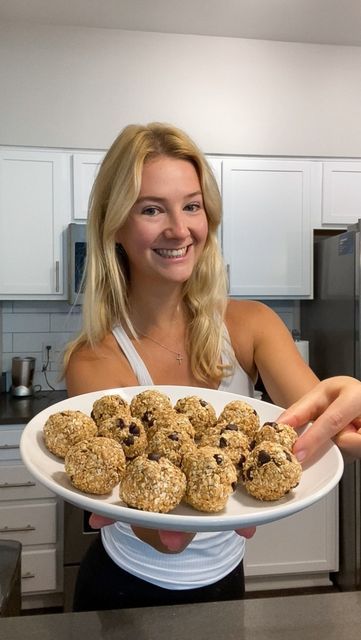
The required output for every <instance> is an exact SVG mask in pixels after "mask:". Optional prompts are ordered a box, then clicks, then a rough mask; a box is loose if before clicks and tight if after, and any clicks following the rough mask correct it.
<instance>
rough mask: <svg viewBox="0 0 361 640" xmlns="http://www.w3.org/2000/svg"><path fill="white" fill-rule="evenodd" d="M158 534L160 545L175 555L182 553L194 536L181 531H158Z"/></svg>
mask: <svg viewBox="0 0 361 640" xmlns="http://www.w3.org/2000/svg"><path fill="white" fill-rule="evenodd" d="M158 534H159V539H160V541H161V543H162V544H163V545H164V546H165V547H166V548H167V549H169V551H173V552H175V553H177V552H178V553H179V552H180V551H183V550H184V549H185V548H186V547H187V546H188V545H189V543H190V542H192V540H193V538H194V536H195V535H196V534H195V533H190V532H183V531H158Z"/></svg>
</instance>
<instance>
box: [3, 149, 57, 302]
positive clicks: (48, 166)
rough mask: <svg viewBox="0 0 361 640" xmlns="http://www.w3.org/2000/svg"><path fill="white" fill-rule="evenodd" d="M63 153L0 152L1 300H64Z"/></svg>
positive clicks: (5, 150)
mask: <svg viewBox="0 0 361 640" xmlns="http://www.w3.org/2000/svg"><path fill="white" fill-rule="evenodd" d="M68 193H69V170H68V158H67V156H66V154H61V153H48V152H43V151H27V150H13V149H11V150H7V149H2V150H0V297H1V298H2V299H19V298H20V299H21V298H22V297H24V298H25V299H26V297H33V298H34V297H37V298H38V299H39V298H40V299H41V298H42V297H43V296H47V297H49V296H51V298H62V297H65V288H64V270H65V264H64V238H63V236H64V230H65V227H66V225H67V223H68V215H69V212H68V202H67V196H68Z"/></svg>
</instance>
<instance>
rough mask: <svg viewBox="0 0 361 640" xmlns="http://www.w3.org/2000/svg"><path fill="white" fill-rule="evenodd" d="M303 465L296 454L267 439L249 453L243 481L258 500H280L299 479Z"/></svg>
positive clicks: (244, 467)
mask: <svg viewBox="0 0 361 640" xmlns="http://www.w3.org/2000/svg"><path fill="white" fill-rule="evenodd" d="M301 473H302V467H301V465H300V463H299V462H298V460H297V459H296V458H295V456H294V455H293V454H292V453H291V451H289V450H288V449H286V448H285V447H283V446H282V445H281V444H277V443H275V442H267V441H264V442H262V443H261V444H259V445H257V446H256V447H255V448H254V449H253V451H251V453H250V454H249V456H248V458H247V460H246V462H245V464H244V466H243V482H244V486H245V487H246V490H247V491H248V493H250V494H251V495H252V496H254V497H255V498H257V499H258V500H279V499H280V498H283V496H285V495H286V494H287V493H288V492H289V491H290V490H291V489H293V488H294V487H296V486H297V485H298V483H299V481H300V478H301Z"/></svg>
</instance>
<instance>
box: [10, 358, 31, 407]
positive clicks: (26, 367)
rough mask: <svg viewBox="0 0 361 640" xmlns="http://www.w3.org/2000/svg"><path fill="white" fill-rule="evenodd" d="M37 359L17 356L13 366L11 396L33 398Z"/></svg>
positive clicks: (13, 360)
mask: <svg viewBox="0 0 361 640" xmlns="http://www.w3.org/2000/svg"><path fill="white" fill-rule="evenodd" d="M35 362H36V359H35V358H31V357H25V358H21V357H19V356H16V357H14V358H13V359H12V365H11V380H12V385H11V394H12V395H13V396H16V397H21V398H23V397H26V396H32V395H33V393H34V389H33V378H34V371H35Z"/></svg>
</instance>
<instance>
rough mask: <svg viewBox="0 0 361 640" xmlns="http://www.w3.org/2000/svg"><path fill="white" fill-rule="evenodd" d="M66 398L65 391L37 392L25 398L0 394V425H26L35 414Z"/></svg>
mask: <svg viewBox="0 0 361 640" xmlns="http://www.w3.org/2000/svg"><path fill="white" fill-rule="evenodd" d="M65 398H67V392H66V391H39V392H37V393H35V394H34V395H33V396H28V397H26V398H14V397H13V396H12V395H11V393H0V425H1V424H10V425H11V424H26V423H27V422H29V420H31V418H33V417H34V416H35V415H36V414H37V413H39V412H40V411H42V410H43V409H46V408H47V407H49V406H51V405H52V404H54V403H55V402H60V401H61V400H65Z"/></svg>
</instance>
